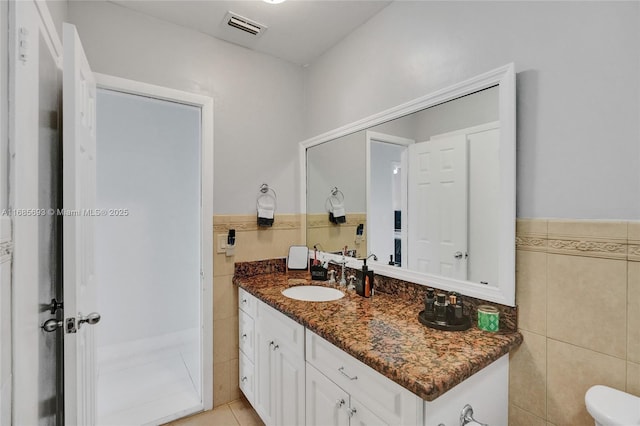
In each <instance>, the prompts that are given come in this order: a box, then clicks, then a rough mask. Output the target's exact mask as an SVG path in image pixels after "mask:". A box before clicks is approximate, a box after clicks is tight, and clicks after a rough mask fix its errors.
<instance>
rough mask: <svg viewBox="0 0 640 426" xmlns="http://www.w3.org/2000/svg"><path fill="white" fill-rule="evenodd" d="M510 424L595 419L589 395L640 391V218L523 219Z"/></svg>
mask: <svg viewBox="0 0 640 426" xmlns="http://www.w3.org/2000/svg"><path fill="white" fill-rule="evenodd" d="M516 247H517V252H516V253H517V254H516V282H517V286H516V300H517V303H518V312H519V318H518V325H519V328H520V331H521V333H522V334H523V336H524V343H523V344H522V346H521V347H520V348H518V349H517V350H516V351H514V352H512V354H511V368H510V371H511V374H510V389H509V390H510V392H509V397H510V410H509V417H510V419H509V420H510V421H509V424H510V425H514V426H517V425H528V426H530V425H547V426H549V425H557V426H560V425H578V424H584V425H586V424H593V419H592V418H591V417H590V416H589V414H588V413H587V411H586V408H585V405H584V394H585V392H586V391H587V389H588V388H589V387H590V386H592V385H595V384H603V385H607V386H611V387H614V388H617V389H620V390H626V391H627V392H630V393H632V394H636V395H640V222H625V221H586V220H584V221H572V220H551V219H550V220H546V219H519V220H518V223H517V238H516Z"/></svg>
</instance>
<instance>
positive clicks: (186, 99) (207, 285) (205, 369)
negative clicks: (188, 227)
mask: <svg viewBox="0 0 640 426" xmlns="http://www.w3.org/2000/svg"><path fill="white" fill-rule="evenodd" d="M93 74H94V76H95V79H96V84H97V87H98V89H105V90H113V91H116V92H121V93H126V94H130V95H138V96H145V97H148V98H154V99H159V100H164V101H169V102H176V103H180V104H184V105H190V106H194V107H196V108H200V111H201V115H200V117H201V134H200V139H201V148H200V149H201V152H200V154H201V157H200V161H201V164H200V173H201V195H200V197H201V198H200V200H201V207H200V211H201V223H200V226H201V238H200V253H201V260H200V262H201V263H200V264H201V268H202V269H201V271H200V296H201V298H200V313H201V318H200V321H201V322H200V326H201V341H202V347H201V366H200V367H201V374H202V407H201V409H200V410H195V411H193V412H194V413H195V412H197V411H201V410H204V411H207V410H211V409H212V408H213V99H212V98H211V97H209V96H204V95H198V94H194V93H189V92H184V91H181V90H176V89H171V88H167V87H162V86H156V85H153V84H148V83H142V82H139V81H134V80H128V79H125V78H120V77H114V76H110V75H106V74H100V73H97V72H94V73H93ZM97 113H98V114H99V113H100V112H99V111H98V112H97ZM98 117H99V115H98ZM188 414H192V412H189V413H184V412H181V413H177V414H176V416H175V417H174V416H170V417H171V418H164V419H162V421H170V420H174V419H176V418H179V417H183V416H185V415H188Z"/></svg>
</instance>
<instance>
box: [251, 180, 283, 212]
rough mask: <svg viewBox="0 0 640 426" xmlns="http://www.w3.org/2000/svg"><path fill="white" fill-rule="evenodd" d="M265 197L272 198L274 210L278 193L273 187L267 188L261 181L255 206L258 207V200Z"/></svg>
mask: <svg viewBox="0 0 640 426" xmlns="http://www.w3.org/2000/svg"><path fill="white" fill-rule="evenodd" d="M267 199H271V200H273V210H276V207H277V204H278V195H277V194H276V191H275V190H274V189H273V188H269V185H267V184H266V183H263V184H262V185H260V189H259V193H258V198H256V208H258V209H259V208H260V200H267Z"/></svg>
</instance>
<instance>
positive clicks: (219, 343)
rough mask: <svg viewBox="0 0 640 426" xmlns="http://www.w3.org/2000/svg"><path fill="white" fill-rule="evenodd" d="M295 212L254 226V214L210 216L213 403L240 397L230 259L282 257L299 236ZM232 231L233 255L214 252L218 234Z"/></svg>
mask: <svg viewBox="0 0 640 426" xmlns="http://www.w3.org/2000/svg"><path fill="white" fill-rule="evenodd" d="M300 218H301V216H300V215H299V214H290V215H287V214H276V216H275V220H274V223H273V226H272V227H271V228H258V226H257V219H256V216H255V215H216V216H214V217H213V241H214V250H213V251H214V255H213V405H214V407H217V406H219V405H222V404H226V403H228V402H230V401H233V400H236V399H238V398H239V397H240V389H239V387H238V290H237V288H236V287H235V286H233V284H232V283H231V278H232V277H233V270H234V262H243V261H248V260H261V259H271V258H276V257H286V256H287V253H288V251H289V246H291V245H295V244H300V242H301V241H303V239H302V234H301V232H302V231H301V230H302V226H301V219H300ZM229 229H235V230H236V248H235V255H234V256H231V257H227V256H226V255H225V254H224V253H218V252H217V251H218V250H217V249H218V237H219V236H222V237H224V238H225V240H226V235H227V233H228V231H229Z"/></svg>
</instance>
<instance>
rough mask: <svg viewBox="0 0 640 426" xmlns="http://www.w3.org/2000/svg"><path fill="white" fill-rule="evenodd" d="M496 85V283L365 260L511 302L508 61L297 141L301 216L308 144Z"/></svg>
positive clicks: (403, 275) (511, 74)
mask: <svg viewBox="0 0 640 426" xmlns="http://www.w3.org/2000/svg"><path fill="white" fill-rule="evenodd" d="M496 85H498V86H499V88H498V93H499V95H498V99H499V108H498V109H499V116H500V148H499V157H500V158H499V164H500V189H499V194H500V195H499V199H500V206H499V211H500V228H499V230H498V232H499V235H498V247H499V261H500V264H499V268H498V269H499V270H498V286H487V285H483V284H477V283H473V282H471V281H464V280H456V279H452V278H446V277H443V276H440V275H432V274H426V273H422V272H416V271H409V270H406V269H404V268H398V267H395V266H390V265H387V264H384V263H382V262H373V263H372V262H370V264H371V267H372V269H374V270H375V272H376V273H377V274H380V275H384V276H387V277H391V278H396V279H400V280H404V281H409V282H413V283H417V284H422V285H429V286H433V287H436V288H439V289H441V290H446V291H456V292H459V293H461V294H463V295H467V296H471V297H476V298H478V299H484V300H488V301H491V302H495V303H500V304H503V305H508V306H515V292H516V289H515V244H516V241H515V237H516V235H515V228H516V78H515V68H514V65H513V63H510V64H507V65H505V66H502V67H500V68H496V69H494V70H492V71H489V72H486V73H484V74H481V75H478V76H476V77H473V78H470V79H468V80H465V81H463V82H461V83H458V84H454V85H452V86H449V87H446V88H444V89H441V90H438V91H436V92H433V93H430V94H428V95H425V96H422V97H419V98H417V99H414V100H412V101H409V102H406V103H404V104H401V105H398V106H396V107H393V108H389V109H388V110H386V111H382V112H380V113H377V114H373V115H371V116H369V117H366V118H363V119H361V120H358V121H355V122H353V123H351V124H347V125H345V126H342V127H339V128H337V129H334V130H331V131H329V132H326V133H323V134H321V135H318V136H315V137H313V138H310V139H307V140H305V141H302V142H300V144H299V162H300V176H301V181H302V184H301V186H300V212H301V214H303V215H305V216H306V212H307V182H306V180H307V149H308V148H311V147H313V146H316V145H320V144H323V143H325V142H328V141H331V140H334V139H337V138H340V137H342V136H345V135H348V134H351V133H354V132H358V131H361V130H365V129H369V128H370V127H373V126H377V125H378V124H382V123H384V122H387V121H390V120H394V119H396V118H399V117H403V116H405V115H407V114H412V113H414V112H416V111H420V110H423V109H425V108H429V107H432V106H435V105H438V104H441V103H443V102H447V101H450V100H453V99H456V98H459V97H461V96H465V95H469V94H471V93H474V92H477V91H480V90H483V89H487V88H489V87H492V86H496ZM305 224H306V222H305ZM305 231H306V226H305ZM303 240H304V241H305V243H306V232H304V233H303ZM338 257H339V256H335V255H330V254H327V253H324V254H323V258H324V259H330V258H333V259H337V258H338ZM347 261H348V263H347V266H349V267H352V268H360V267H361V266H362V262H361V261H358V260H356V259H354V258H347Z"/></svg>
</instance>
